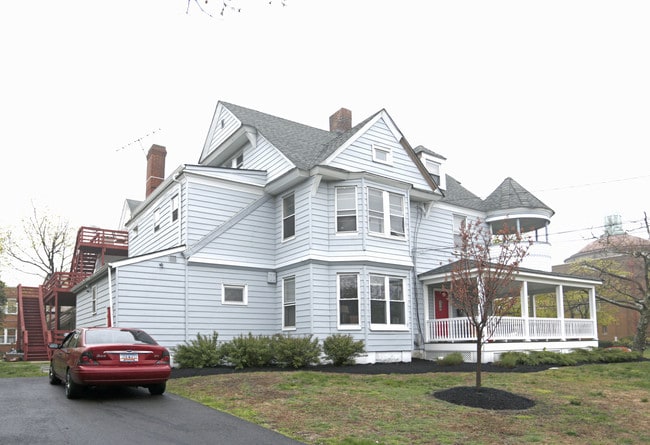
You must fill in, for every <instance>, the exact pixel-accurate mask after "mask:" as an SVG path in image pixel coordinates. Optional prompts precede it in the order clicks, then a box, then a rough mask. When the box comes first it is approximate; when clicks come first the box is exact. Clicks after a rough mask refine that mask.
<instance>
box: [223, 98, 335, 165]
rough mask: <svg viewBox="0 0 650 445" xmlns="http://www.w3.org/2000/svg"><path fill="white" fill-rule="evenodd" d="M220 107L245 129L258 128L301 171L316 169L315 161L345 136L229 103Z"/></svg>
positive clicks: (224, 103)
mask: <svg viewBox="0 0 650 445" xmlns="http://www.w3.org/2000/svg"><path fill="white" fill-rule="evenodd" d="M221 104H222V105H223V106H224V107H226V108H227V109H228V110H229V111H230V112H231V113H232V114H234V115H235V117H236V118H237V119H239V120H240V121H241V123H242V124H243V125H248V126H250V127H254V128H256V129H257V130H258V131H259V132H260V133H261V134H262V135H263V136H264V137H265V138H266V139H267V140H268V141H269V142H271V143H272V144H273V145H274V146H275V147H276V148H277V149H278V150H280V151H281V152H282V154H284V155H285V156H286V157H287V158H288V159H289V160H290V161H291V162H292V163H293V164H294V165H295V166H296V167H298V168H300V169H310V168H311V167H313V166H314V165H315V164H314V159H315V158H317V157H318V155H319V154H320V153H321V152H323V151H324V149H325V147H326V146H328V144H330V143H331V142H332V141H333V140H335V139H338V138H339V137H341V136H343V135H339V133H333V132H330V131H326V130H321V129H319V128H314V127H310V126H308V125H304V124H299V123H298V122H293V121H290V120H288V119H283V118H281V117H277V116H272V115H270V114H266V113H262V112H260V111H256V110H252V109H250V108H244V107H240V106H239V105H234V104H231V103H227V102H221ZM346 133H347V132H346ZM344 134H345V133H344Z"/></svg>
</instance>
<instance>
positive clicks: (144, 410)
mask: <svg viewBox="0 0 650 445" xmlns="http://www.w3.org/2000/svg"><path fill="white" fill-rule="evenodd" d="M0 406H2V407H3V416H2V426H1V427H0V444H7V445H10V444H21V445H24V444H52V443H58V444H70V445H76V444H84V445H87V444H89V443H92V444H100V445H101V444H137V445H164V444H170V445H171V444H174V445H178V444H187V445H201V444H210V445H219V444H228V445H257V444H269V445H272V444H278V445H285V444H286V445H299V444H300V442H296V441H294V440H291V439H288V438H287V437H285V436H282V435H281V434H278V433H275V432H273V431H269V430H266V429H264V428H262V427H260V426H258V425H255V424H252V423H249V422H246V421H244V420H241V419H238V418H237V417H234V416H231V415H229V414H226V413H223V412H220V411H217V410H214V409H211V408H207V407H205V406H203V405H200V404H198V403H196V402H193V401H191V400H187V399H184V398H182V397H179V396H176V395H173V394H169V393H165V394H164V395H162V396H155V397H152V396H150V395H149V392H148V391H147V390H146V389H143V388H142V389H141V388H119V389H117V390H115V389H110V390H109V389H105V390H93V391H89V392H88V393H87V394H84V396H83V397H82V398H81V399H79V400H68V399H66V398H65V394H64V390H63V386H52V385H50V384H49V383H48V381H47V377H37V378H10V379H0Z"/></svg>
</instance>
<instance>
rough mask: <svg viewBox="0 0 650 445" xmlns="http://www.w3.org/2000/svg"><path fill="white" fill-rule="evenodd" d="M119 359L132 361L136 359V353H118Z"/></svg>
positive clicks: (127, 361)
mask: <svg viewBox="0 0 650 445" xmlns="http://www.w3.org/2000/svg"><path fill="white" fill-rule="evenodd" d="M120 361H121V362H126V363H133V362H137V361H138V354H120Z"/></svg>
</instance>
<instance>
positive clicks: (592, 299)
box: [589, 286, 598, 340]
mask: <svg viewBox="0 0 650 445" xmlns="http://www.w3.org/2000/svg"><path fill="white" fill-rule="evenodd" d="M596 312H597V308H596V288H595V287H593V286H592V287H591V288H589V318H590V319H591V323H592V326H593V327H592V332H593V333H594V340H598V316H597V314H596Z"/></svg>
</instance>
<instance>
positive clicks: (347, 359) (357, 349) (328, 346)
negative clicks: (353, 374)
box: [323, 334, 365, 366]
mask: <svg viewBox="0 0 650 445" xmlns="http://www.w3.org/2000/svg"><path fill="white" fill-rule="evenodd" d="M323 352H324V353H325V358H327V359H328V360H331V361H332V363H333V364H334V366H342V365H351V364H354V359H355V357H358V356H359V355H361V354H362V353H363V352H365V348H364V345H363V340H358V341H354V339H353V338H352V336H350V335H341V334H334V335H330V336H329V337H327V338H326V339H325V340H324V341H323Z"/></svg>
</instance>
